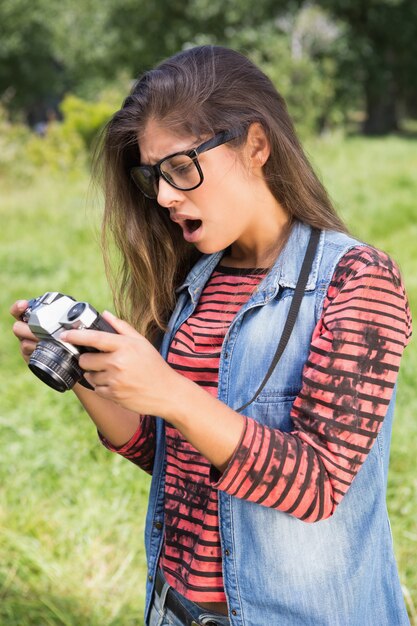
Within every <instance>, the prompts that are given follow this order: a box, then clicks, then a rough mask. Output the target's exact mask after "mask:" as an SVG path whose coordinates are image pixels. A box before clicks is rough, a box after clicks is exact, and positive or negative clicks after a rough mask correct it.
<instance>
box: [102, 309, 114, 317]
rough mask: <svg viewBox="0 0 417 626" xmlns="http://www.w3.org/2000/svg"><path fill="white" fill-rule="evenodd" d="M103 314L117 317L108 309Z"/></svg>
mask: <svg viewBox="0 0 417 626" xmlns="http://www.w3.org/2000/svg"><path fill="white" fill-rule="evenodd" d="M103 313H107V315H110V317H115V315H113V313H111V312H110V311H108V310H107V309H104V311H103Z"/></svg>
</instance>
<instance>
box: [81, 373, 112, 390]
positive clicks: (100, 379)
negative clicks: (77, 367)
mask: <svg viewBox="0 0 417 626" xmlns="http://www.w3.org/2000/svg"><path fill="white" fill-rule="evenodd" d="M84 378H85V379H86V380H87V382H89V383H90V385H92V387H94V389H95V388H96V387H107V374H105V373H104V372H98V373H92V372H85V374H84Z"/></svg>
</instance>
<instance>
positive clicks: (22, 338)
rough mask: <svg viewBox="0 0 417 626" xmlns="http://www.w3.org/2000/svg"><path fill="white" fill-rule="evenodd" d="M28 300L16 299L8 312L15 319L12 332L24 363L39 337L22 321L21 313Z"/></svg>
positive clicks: (25, 307)
mask: <svg viewBox="0 0 417 626" xmlns="http://www.w3.org/2000/svg"><path fill="white" fill-rule="evenodd" d="M28 304H29V302H28V300H17V301H16V302H15V303H14V304H13V305H12V306H11V307H10V313H11V315H13V317H14V318H15V319H16V320H17V321H16V322H15V323H14V324H13V333H14V334H15V335H16V337H17V338H18V340H19V342H20V352H21V353H22V356H23V358H24V359H25V361H26V363H28V362H29V358H30V355H31V354H32V352H33V351H34V349H35V348H36V344H37V343H38V341H39V339H38V338H37V337H35V335H34V334H33V333H32V332H31V331H30V329H29V326H28V324H27V323H26V322H22V315H23V313H24V312H25V311H26V309H27V307H28Z"/></svg>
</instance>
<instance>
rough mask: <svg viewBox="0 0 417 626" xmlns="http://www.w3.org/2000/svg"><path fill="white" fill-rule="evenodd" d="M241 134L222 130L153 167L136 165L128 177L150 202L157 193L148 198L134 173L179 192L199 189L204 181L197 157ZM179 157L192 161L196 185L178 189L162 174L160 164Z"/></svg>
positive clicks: (238, 129)
mask: <svg viewBox="0 0 417 626" xmlns="http://www.w3.org/2000/svg"><path fill="white" fill-rule="evenodd" d="M243 133H244V128H242V127H241V128H232V129H230V130H224V131H222V132H220V133H216V134H215V135H214V136H213V137H211V139H208V140H207V141H204V142H203V143H202V144H200V145H199V146H197V147H196V148H192V149H191V150H181V151H180V152H174V153H173V154H169V155H168V156H165V157H164V158H163V159H161V160H160V161H158V163H155V165H136V166H135V167H132V168H131V169H130V177H131V179H132V180H133V182H134V183H135V185H136V186H137V187H138V189H139V190H140V191H141V192H142V193H143V195H144V196H145V197H146V198H149V199H151V200H155V199H156V198H157V196H158V192H157V191H155V195H154V196H150V195H149V194H147V193H146V192H145V191H144V190H143V189H142V187H141V186H140V185H139V183H137V182H136V180H135V178H134V172H135V171H137V170H140V171H144V172H147V173H148V175H149V174H151V176H152V182H153V184H154V185H155V184H156V183H157V182H158V181H159V179H160V178H161V177H162V178H163V179H164V180H165V181H166V182H167V183H168V184H169V185H171V187H174V189H179V190H180V191H192V190H193V189H197V187H200V185H201V184H202V183H203V181H204V174H203V170H202V169H201V165H200V163H199V161H198V156H199V155H200V154H201V153H202V152H207V151H208V150H211V149H212V148H217V147H218V146H221V145H223V144H225V143H227V142H228V141H232V140H233V139H237V138H238V137H241V136H242V135H243ZM181 155H184V156H187V157H189V158H190V159H192V161H193V162H194V165H195V167H196V169H197V172H198V174H199V176H200V181H199V182H198V183H197V185H194V186H193V187H185V188H184V187H180V186H179V185H176V184H175V183H174V182H173V181H172V180H169V178H168V176H167V175H166V174H164V172H163V171H162V170H161V165H162V163H164V161H168V160H169V159H172V158H173V157H176V156H181ZM151 176H149V178H151Z"/></svg>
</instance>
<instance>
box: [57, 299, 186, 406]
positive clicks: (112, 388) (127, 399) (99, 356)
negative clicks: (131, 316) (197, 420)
mask: <svg viewBox="0 0 417 626" xmlns="http://www.w3.org/2000/svg"><path fill="white" fill-rule="evenodd" d="M103 318H104V319H105V320H106V321H107V322H108V323H109V324H110V325H111V326H113V328H114V329H115V330H116V331H117V333H118V334H112V333H106V332H103V331H98V330H88V329H86V330H69V331H65V333H62V335H61V338H62V340H63V341H66V342H68V343H71V344H74V345H76V346H88V347H92V348H96V350H98V351H99V352H98V353H97V352H86V353H83V354H81V356H80V359H79V364H80V367H81V368H82V369H83V370H85V372H86V374H85V378H86V380H87V381H88V382H89V383H90V384H91V385H92V386H93V387H94V389H95V391H96V393H97V394H99V395H100V396H102V397H103V398H106V399H109V400H113V401H114V402H117V403H118V404H120V405H121V406H123V407H125V408H126V409H130V410H131V411H136V412H138V413H141V414H143V415H159V416H161V417H164V416H165V414H168V413H169V408H170V407H171V406H172V401H173V396H174V393H175V391H176V389H177V388H178V387H177V386H178V384H179V383H180V379H181V378H182V377H180V376H179V375H178V374H177V372H175V370H173V369H172V368H171V367H170V366H169V365H168V364H167V363H166V362H165V361H164V359H163V358H162V357H161V355H160V354H159V352H158V351H157V350H156V349H155V348H154V347H153V345H152V344H151V343H150V342H149V341H148V340H147V339H145V337H144V336H143V335H141V334H140V333H138V332H137V331H136V330H135V329H134V328H133V327H132V326H130V325H129V324H128V323H127V322H124V321H122V320H120V319H118V318H117V317H115V316H114V315H112V314H111V313H109V312H107V311H105V312H104V313H103Z"/></svg>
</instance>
